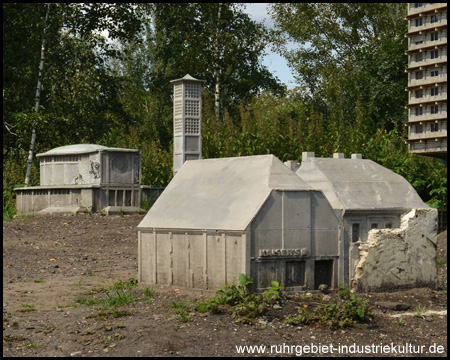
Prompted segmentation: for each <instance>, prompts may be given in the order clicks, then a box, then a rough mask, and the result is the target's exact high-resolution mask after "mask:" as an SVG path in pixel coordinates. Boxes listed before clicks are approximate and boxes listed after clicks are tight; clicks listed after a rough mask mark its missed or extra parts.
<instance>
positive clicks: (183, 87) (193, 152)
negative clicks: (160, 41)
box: [171, 74, 204, 175]
mask: <svg viewBox="0 0 450 360" xmlns="http://www.w3.org/2000/svg"><path fill="white" fill-rule="evenodd" d="M203 82H204V80H197V79H194V78H193V77H192V76H190V75H189V74H188V75H186V76H184V77H183V78H181V79H177V80H172V81H171V83H172V84H173V173H174V175H175V174H176V173H177V172H178V170H180V168H181V166H182V165H183V164H184V162H185V161H187V160H198V159H201V158H202V136H201V134H202V83H203Z"/></svg>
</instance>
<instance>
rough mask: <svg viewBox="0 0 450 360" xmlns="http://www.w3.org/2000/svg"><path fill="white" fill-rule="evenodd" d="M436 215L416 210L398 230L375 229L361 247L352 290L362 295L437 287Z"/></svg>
mask: <svg viewBox="0 0 450 360" xmlns="http://www.w3.org/2000/svg"><path fill="white" fill-rule="evenodd" d="M435 212H436V211H435V210H434V209H420V210H419V209H413V210H411V211H410V212H408V213H407V214H405V215H404V216H403V217H402V219H401V224H400V227H399V228H397V229H376V230H375V229H374V230H371V231H369V237H368V240H367V241H366V242H364V243H362V244H361V245H360V246H359V261H358V263H357V265H356V269H355V276H354V278H353V280H352V287H353V288H355V289H356V290H357V291H360V292H368V291H377V290H380V289H382V290H384V291H386V290H391V289H399V288H412V287H430V288H436V287H437V263H436V255H437V252H436V242H437V236H436V213H435Z"/></svg>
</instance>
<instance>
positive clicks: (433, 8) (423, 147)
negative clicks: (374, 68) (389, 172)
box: [406, 3, 447, 162]
mask: <svg viewBox="0 0 450 360" xmlns="http://www.w3.org/2000/svg"><path fill="white" fill-rule="evenodd" d="M407 6H408V14H407V16H406V20H407V21H408V33H407V34H406V36H407V37H408V51H407V52H406V55H407V56H408V67H407V69H406V72H407V73H408V87H407V88H406V90H407V91H408V93H409V100H408V105H407V106H406V107H407V108H408V111H409V117H408V122H407V123H406V125H407V126H408V145H409V151H410V152H412V153H415V154H422V155H427V156H433V157H437V158H439V159H441V160H443V161H445V162H446V161H447V3H409V4H408V5H407Z"/></svg>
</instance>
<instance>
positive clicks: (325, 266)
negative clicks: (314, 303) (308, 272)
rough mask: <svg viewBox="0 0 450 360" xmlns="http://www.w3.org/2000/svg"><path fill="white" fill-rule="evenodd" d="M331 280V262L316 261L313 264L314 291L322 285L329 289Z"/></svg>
mask: <svg viewBox="0 0 450 360" xmlns="http://www.w3.org/2000/svg"><path fill="white" fill-rule="evenodd" d="M332 280H333V260H317V261H316V262H315V264H314V289H315V290H318V289H319V286H320V285H322V284H325V285H328V287H330V288H331V285H332Z"/></svg>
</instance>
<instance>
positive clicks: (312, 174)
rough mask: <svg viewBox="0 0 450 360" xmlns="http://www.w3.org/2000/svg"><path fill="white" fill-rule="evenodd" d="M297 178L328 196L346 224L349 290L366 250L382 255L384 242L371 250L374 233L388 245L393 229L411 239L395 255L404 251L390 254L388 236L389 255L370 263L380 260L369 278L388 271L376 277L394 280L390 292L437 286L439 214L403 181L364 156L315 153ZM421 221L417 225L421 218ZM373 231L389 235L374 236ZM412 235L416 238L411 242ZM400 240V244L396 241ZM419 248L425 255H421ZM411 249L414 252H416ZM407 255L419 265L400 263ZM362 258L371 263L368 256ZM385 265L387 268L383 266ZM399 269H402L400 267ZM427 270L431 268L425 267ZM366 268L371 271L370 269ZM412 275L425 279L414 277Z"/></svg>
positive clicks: (308, 156)
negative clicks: (316, 155)
mask: <svg viewBox="0 0 450 360" xmlns="http://www.w3.org/2000/svg"><path fill="white" fill-rule="evenodd" d="M296 174H297V175H298V176H299V177H300V178H301V179H302V180H303V181H305V182H306V183H307V184H308V185H310V186H311V187H312V188H313V189H315V190H320V191H322V192H323V193H324V195H325V197H326V198H327V199H328V201H329V202H330V204H331V207H332V208H333V209H334V211H335V214H336V216H337V217H338V218H339V219H340V220H341V221H342V223H343V226H344V244H343V253H342V256H343V259H341V260H343V262H344V267H345V268H346V269H348V271H346V272H345V274H344V281H343V282H345V283H347V284H348V283H352V281H353V280H354V277H355V270H356V268H357V266H360V267H361V265H358V264H359V263H360V262H361V259H362V256H363V254H362V251H361V250H362V248H364V249H366V250H364V251H366V252H367V249H368V248H371V251H372V252H376V251H378V250H380V244H381V243H382V242H383V241H384V240H377V241H378V245H375V244H371V246H368V245H367V244H366V243H367V242H370V239H371V236H372V238H374V239H375V238H376V237H375V236H374V234H375V233H379V234H385V235H386V236H385V239H388V238H389V236H388V235H389V234H392V233H393V232H394V229H397V230H395V231H397V235H398V234H399V233H398V231H399V230H398V229H400V228H402V229H403V230H402V234H406V233H407V234H409V235H408V237H407V238H402V241H400V243H399V244H398V246H397V249H400V250H398V251H392V249H393V247H392V243H393V242H392V238H393V237H392V236H390V240H389V241H388V242H387V243H390V247H391V252H390V253H389V255H388V254H386V253H384V256H382V257H381V258H380V256H370V257H369V259H370V258H373V259H376V262H377V264H376V266H375V264H372V265H373V266H372V267H370V268H371V272H372V273H374V271H375V270H374V269H376V268H377V269H378V271H381V269H383V268H384V269H385V270H386V271H385V272H384V273H383V272H382V271H381V272H378V277H380V276H381V277H384V279H385V280H386V279H387V278H390V279H391V280H389V281H386V282H385V283H384V285H383V286H386V287H390V288H395V287H401V286H405V287H408V286H415V285H416V284H421V285H423V284H428V285H430V286H432V287H433V286H434V285H433V283H434V282H435V277H433V273H434V272H435V270H436V264H435V263H436V262H435V256H436V223H437V211H436V210H435V209H431V208H430V207H429V206H428V205H426V204H425V203H424V202H423V201H422V199H421V198H420V197H419V195H418V194H417V192H416V191H415V189H414V188H413V187H412V186H411V184H410V183H409V182H408V181H406V180H405V179H404V178H403V177H402V176H400V175H398V174H396V173H394V172H393V171H391V170H389V169H386V168H385V167H383V166H381V165H379V164H377V163H375V162H373V161H371V160H367V159H362V157H361V155H360V154H353V155H352V157H351V159H345V158H344V154H342V153H336V154H334V156H333V158H316V157H315V156H314V153H313V152H304V153H303V154H302V163H301V166H300V168H299V169H298V170H297V172H296ZM416 210H421V211H419V212H417V214H421V219H420V221H421V222H422V225H421V226H420V227H417V226H416V225H415V223H414V221H413V220H414V219H415V217H413V219H412V220H411V219H410V217H411V216H410V215H407V214H409V213H410V212H411V211H416ZM424 214H425V215H424ZM405 216H407V217H408V219H409V220H408V221H406V220H405V219H404V218H403V217H405ZM417 221H419V216H418V215H417ZM402 224H403V225H402ZM405 224H408V227H409V228H411V227H414V228H415V229H416V230H417V229H421V232H420V233H419V232H418V231H416V232H411V231H410V230H407V226H406V225H405ZM424 224H426V225H424ZM375 229H388V230H383V231H379V232H376V231H375ZM414 233H415V234H416V236H413V235H414ZM402 236H403V235H402ZM396 238H397V239H398V236H397V237H396ZM380 239H381V238H380ZM387 243H386V244H387ZM362 245H364V246H363V247H362ZM419 245H420V246H419ZM387 248H388V246H387V245H385V246H384V249H387ZM419 248H420V249H422V250H421V251H418V250H417V249H419ZM412 249H416V250H414V251H412ZM408 251H410V254H409V255H408V256H409V257H412V258H413V259H415V260H414V261H411V259H410V258H408V257H406V258H405V259H402V260H400V258H399V256H400V255H404V254H406V253H407V252H408ZM382 253H383V250H380V254H382ZM433 254H434V255H433ZM364 257H365V258H367V253H365V254H364ZM382 259H385V261H386V262H385V263H383V262H382V261H381V260H382ZM400 263H403V264H404V265H399V264H400ZM406 263H407V264H408V265H406ZM433 263H434V264H433ZM424 264H427V266H426V267H424ZM415 267H418V269H416V268H415ZM366 268H367V269H368V268H369V266H366ZM394 272H395V274H394ZM423 272H426V274H424V273H423ZM388 273H389V274H390V275H389V276H388ZM411 273H416V274H418V273H421V275H417V276H415V277H414V276H413V277H411V276H410V274H411ZM381 274H383V275H381ZM391 275H392V276H391ZM358 276H359V277H361V278H363V279H364V278H367V277H366V276H364V275H363V274H362V272H361V269H360V271H359V275H358ZM423 279H426V280H423ZM358 288H359V289H365V290H367V289H372V290H374V289H375V288H376V287H375V286H372V285H370V284H361V283H360V284H359V285H358Z"/></svg>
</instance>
